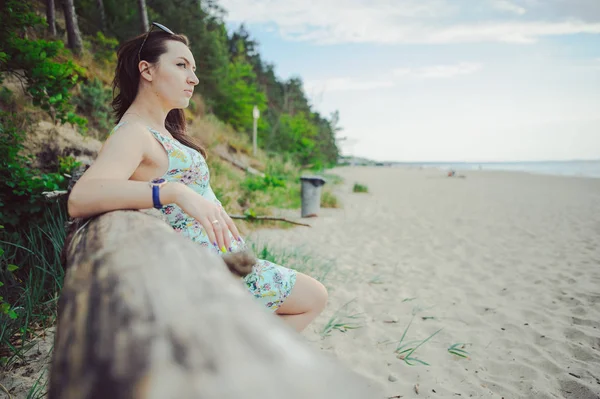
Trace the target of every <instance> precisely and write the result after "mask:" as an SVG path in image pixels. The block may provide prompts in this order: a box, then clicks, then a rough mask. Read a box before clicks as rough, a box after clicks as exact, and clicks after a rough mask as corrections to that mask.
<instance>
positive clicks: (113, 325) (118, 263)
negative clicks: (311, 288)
mask: <svg viewBox="0 0 600 399" xmlns="http://www.w3.org/2000/svg"><path fill="white" fill-rule="evenodd" d="M66 254H67V255H66V256H67V272H66V277H65V285H64V288H63V290H62V293H61V297H60V300H59V314H58V325H57V334H56V339H55V347H54V352H53V359H52V366H51V372H50V382H49V398H50V399H59V398H60V399H96V398H98V399H100V398H103V399H125V398H127V399H131V398H136V399H137V398H145V399H146V398H147V399H154V398H156V399H169V398H173V399H186V398H190V399H191V398H194V399H217V398H219V399H230V398H231V399H234V398H235V399H242V398H243V399H259V398H260V399H271V398H272V399H281V398H286V399H307V398H311V399H332V398H350V399H370V398H378V397H381V395H378V394H375V393H373V392H372V391H371V388H369V386H368V383H367V382H366V380H363V378H362V377H359V376H358V375H356V374H355V373H353V372H350V371H348V370H346V369H344V368H343V367H342V366H340V365H339V364H338V363H337V362H336V361H335V360H333V359H331V358H329V357H327V356H325V355H324V354H322V353H320V352H319V351H318V350H316V349H313V348H312V347H311V346H308V345H307V344H306V343H305V342H304V341H303V340H302V337H301V335H299V334H297V333H296V332H295V331H293V330H292V329H291V328H289V327H288V326H287V325H285V324H284V323H283V322H282V321H281V320H279V319H278V318H277V316H275V315H273V314H272V313H270V312H269V311H268V310H266V309H265V308H263V307H262V306H261V305H260V304H259V303H258V302H256V301H255V300H254V298H252V296H251V294H250V293H249V292H248V290H247V289H246V287H245V285H244V283H243V281H242V279H241V278H239V277H235V276H234V275H233V274H231V273H230V272H228V270H227V267H226V266H225V263H224V262H223V260H222V258H221V257H220V256H218V255H216V254H214V253H212V252H209V251H208V250H206V249H204V248H202V247H201V246H199V245H198V244H196V243H194V242H192V241H191V240H189V239H187V238H185V237H182V236H180V235H179V234H177V233H175V232H174V231H173V229H172V228H171V227H170V226H168V225H167V224H166V223H164V221H162V220H160V219H159V218H155V217H152V216H150V215H147V214H144V213H142V212H139V211H114V212H109V213H107V214H104V215H101V216H99V217H96V218H93V219H92V220H91V221H90V222H89V223H88V224H86V225H84V226H83V227H81V229H80V230H79V231H78V232H77V233H76V234H75V235H74V236H73V239H72V241H71V243H70V245H69V247H68V248H67V249H66Z"/></svg>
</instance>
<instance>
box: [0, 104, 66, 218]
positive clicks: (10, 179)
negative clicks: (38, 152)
mask: <svg viewBox="0 0 600 399" xmlns="http://www.w3.org/2000/svg"><path fill="white" fill-rule="evenodd" d="M26 124H27V117H26V116H22V115H21V116H19V115H11V114H9V113H7V112H0V220H2V221H3V223H4V224H5V225H7V226H12V227H15V228H16V227H17V226H19V225H22V224H26V223H29V221H30V220H31V219H32V218H35V217H36V216H38V217H39V214H40V213H41V211H42V210H43V207H44V202H45V199H44V197H43V195H42V192H43V191H53V190H60V189H65V188H66V185H67V182H66V179H65V178H64V176H62V175H61V174H59V173H41V172H40V171H38V170H37V169H35V168H33V167H32V164H33V161H34V158H33V156H28V157H26V156H23V155H20V152H21V151H22V149H23V141H24V140H25V137H26V131H25V130H24V128H23V127H22V126H25V125H26Z"/></svg>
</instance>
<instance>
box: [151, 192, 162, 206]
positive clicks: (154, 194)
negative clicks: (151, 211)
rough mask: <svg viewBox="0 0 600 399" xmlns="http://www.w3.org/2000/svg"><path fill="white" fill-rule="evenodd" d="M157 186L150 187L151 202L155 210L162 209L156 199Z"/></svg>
mask: <svg viewBox="0 0 600 399" xmlns="http://www.w3.org/2000/svg"><path fill="white" fill-rule="evenodd" d="M159 189H160V187H159V186H152V202H153V203H154V207H155V208H156V209H162V207H163V206H162V204H161V203H160V199H159V197H158V190H159Z"/></svg>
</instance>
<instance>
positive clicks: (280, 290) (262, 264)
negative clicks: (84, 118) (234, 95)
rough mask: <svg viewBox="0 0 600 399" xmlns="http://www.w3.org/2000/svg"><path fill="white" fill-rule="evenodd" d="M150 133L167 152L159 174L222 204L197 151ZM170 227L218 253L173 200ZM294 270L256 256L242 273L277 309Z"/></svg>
mask: <svg viewBox="0 0 600 399" xmlns="http://www.w3.org/2000/svg"><path fill="white" fill-rule="evenodd" d="M125 123H127V122H126V121H123V122H120V123H119V124H117V125H116V126H115V127H114V128H113V130H112V131H111V133H110V134H113V133H114V132H115V131H116V130H117V129H118V128H119V127H121V126H123V125H124V124H125ZM147 128H148V130H149V131H150V132H151V133H152V135H153V136H154V137H155V138H156V140H158V142H160V143H161V144H162V146H163V147H164V148H165V150H166V151H167V154H168V156H169V168H168V170H167V172H166V173H165V174H164V175H163V176H162V178H164V179H166V180H167V181H171V182H181V183H183V184H185V185H186V186H188V187H190V188H192V189H193V190H194V191H196V192H197V193H198V194H200V195H202V196H203V197H204V198H206V199H208V200H209V201H212V202H214V203H216V204H218V205H219V206H221V207H222V205H221V202H220V201H219V200H218V199H217V197H216V195H215V193H214V192H213V190H212V188H211V187H210V182H209V180H210V173H209V170H208V165H207V163H206V160H205V159H204V157H203V156H202V154H200V153H199V152H198V151H196V150H194V149H193V148H190V147H187V146H185V145H183V144H181V143H180V142H179V141H177V140H175V139H172V138H170V137H166V136H164V135H163V134H161V133H160V132H158V131H157V130H155V129H152V128H150V127H147ZM161 211H162V213H163V214H164V215H165V216H166V218H167V220H168V221H169V223H170V224H171V226H172V227H173V229H174V230H175V231H176V232H178V233H180V234H181V235H183V236H185V237H187V238H189V239H191V240H192V241H194V242H196V243H198V244H199V245H202V246H204V247H207V248H208V249H209V250H212V251H215V252H217V253H218V254H221V251H220V250H219V249H218V248H217V247H216V246H214V245H213V244H212V243H211V242H210V239H209V238H208V235H207V234H206V231H205V230H204V227H202V225H201V224H200V223H199V222H198V221H197V220H196V219H194V218H193V217H191V216H189V215H188V214H186V213H185V212H184V211H183V210H182V209H181V208H180V207H179V206H177V205H175V204H169V205H165V206H164V207H163V208H162V209H161ZM228 234H229V236H230V238H231V247H230V248H229V251H230V252H238V251H241V250H244V249H246V244H245V242H244V241H243V240H242V241H241V242H238V241H237V240H236V239H235V238H234V237H233V235H232V234H231V232H230V231H229V230H228ZM296 275H297V273H296V271H295V270H292V269H288V268H285V267H283V266H279V265H276V264H274V263H272V262H269V261H267V260H263V259H259V260H258V262H257V263H256V265H254V267H253V268H252V272H251V273H250V274H248V275H247V276H246V277H244V281H245V283H246V286H247V287H248V290H249V291H250V292H251V293H252V294H253V295H254V297H255V298H256V299H257V300H258V301H260V302H261V303H262V304H263V305H264V306H266V307H267V308H268V309H269V310H271V311H273V312H274V311H275V310H277V309H278V308H279V307H280V306H281V304H282V303H283V301H284V300H285V299H286V298H287V297H288V295H289V294H290V292H291V291H292V288H293V287H294V284H295V282H296Z"/></svg>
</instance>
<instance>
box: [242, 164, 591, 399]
mask: <svg viewBox="0 0 600 399" xmlns="http://www.w3.org/2000/svg"><path fill="white" fill-rule="evenodd" d="M335 173H336V174H339V175H340V176H342V177H343V178H344V180H345V182H344V183H343V184H342V185H339V186H336V188H335V192H336V195H337V196H338V198H339V199H340V200H341V203H342V208H340V209H322V210H321V212H320V215H319V217H317V218H313V219H304V220H305V221H307V222H308V223H310V224H311V225H312V227H311V228H305V227H297V228H293V229H264V230H260V231H258V232H256V233H254V234H253V235H252V236H251V239H252V240H253V241H255V242H257V243H258V244H259V245H262V244H265V243H267V244H268V245H269V246H270V247H272V248H274V249H283V250H287V251H290V250H293V251H297V252H299V253H302V254H305V255H306V256H307V257H308V258H309V259H310V260H309V261H308V263H310V264H306V265H305V266H306V267H307V269H308V270H309V274H314V275H320V276H325V277H324V283H325V285H326V286H327V287H328V289H329V294H330V299H329V304H328V306H327V309H326V310H325V311H324V313H323V314H322V315H321V316H319V318H318V319H317V320H316V321H315V323H314V324H313V325H311V326H310V327H309V328H308V329H307V330H306V331H305V332H304V333H303V335H304V337H305V338H306V339H307V340H308V341H310V343H311V345H314V346H315V347H316V348H319V349H321V350H323V351H324V352H326V353H328V354H329V355H331V356H333V357H336V358H338V359H339V360H340V361H341V362H342V363H343V364H345V365H347V366H348V367H349V368H350V369H352V370H355V371H357V372H358V373H360V374H362V375H364V376H365V377H366V378H367V379H368V380H369V381H371V382H372V384H373V386H374V387H377V388H379V389H380V390H381V391H382V395H383V397H385V398H390V397H392V398H400V397H402V398H460V397H463V398H470V397H473V398H505V399H509V398H576V399H592V398H599V397H600V179H588V178H572V177H554V176H542V175H530V174H526V173H506V172H490V171H473V172H467V173H465V174H466V178H447V177H445V174H444V172H442V171H438V170H417V169H413V170H410V169H401V168H374V167H355V168H350V167H347V168H340V169H336V170H335ZM354 183H361V184H365V185H367V186H368V188H369V193H367V194H357V193H352V186H353V184H354ZM285 214H286V215H287V216H292V217H295V218H299V212H297V211H293V212H289V213H288V212H287V211H286V213H285ZM413 316H414V317H413ZM332 317H335V320H337V321H340V323H341V324H356V325H358V326H360V328H358V329H350V330H347V331H346V332H341V331H339V330H333V331H331V332H330V334H329V335H327V336H323V334H322V331H323V329H324V328H325V327H326V325H327V324H328V322H330V320H331V319H332ZM411 320H412V323H411V324H410V326H409V323H410V322H411ZM407 326H409V328H408V329H407ZM440 329H441V331H439V332H438V333H437V334H436V335H434V336H432V337H431V338H430V339H429V340H428V341H426V342H424V343H423V341H424V340H425V339H426V338H428V337H430V336H431V335H432V334H434V333H435V332H436V331H438V330H440ZM405 332H406V334H404V333H405ZM403 334H404V339H403V340H402V343H401V344H399V341H400V340H401V338H402V336H403ZM419 342H421V343H422V345H421V346H419V347H418V348H417V349H416V350H415V351H414V352H413V353H412V354H410V355H409V357H408V359H407V358H406V355H407V354H408V352H404V354H403V355H400V357H398V355H397V353H395V351H396V349H397V347H398V346H402V345H403V344H404V343H408V345H406V346H403V347H402V349H401V350H400V352H401V351H402V350H403V349H407V348H415V347H416V346H417V345H419ZM450 347H453V348H455V349H461V350H463V351H466V353H465V352H460V351H458V352H456V351H455V353H459V354H463V355H465V356H468V357H467V358H465V357H460V356H457V355H455V354H452V353H450V352H451V351H449V348H450ZM403 356H404V357H405V358H404V359H402V357H403ZM415 358H416V359H418V360H414V359H415ZM411 359H413V360H411ZM419 361H421V362H426V363H428V364H429V365H425V364H422V363H420V362H419ZM407 363H412V364H413V365H409V364H407ZM417 391H418V393H417Z"/></svg>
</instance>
